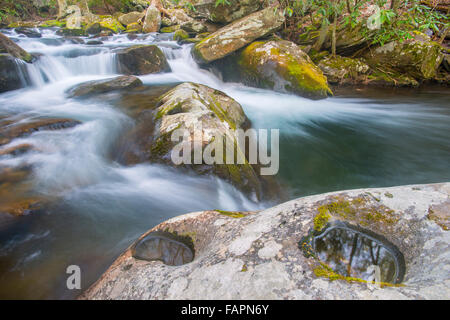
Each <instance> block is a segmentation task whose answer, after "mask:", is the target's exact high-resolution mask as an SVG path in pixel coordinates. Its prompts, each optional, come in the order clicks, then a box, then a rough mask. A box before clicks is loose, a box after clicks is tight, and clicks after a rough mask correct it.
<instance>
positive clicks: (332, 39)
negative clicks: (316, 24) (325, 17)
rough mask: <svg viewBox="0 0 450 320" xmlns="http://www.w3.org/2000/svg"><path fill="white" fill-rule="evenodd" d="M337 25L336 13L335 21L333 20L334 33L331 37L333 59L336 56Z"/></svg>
mask: <svg viewBox="0 0 450 320" xmlns="http://www.w3.org/2000/svg"><path fill="white" fill-rule="evenodd" d="M336 24H337V15H336V13H334V20H333V33H332V36H331V54H332V55H333V57H335V56H336Z"/></svg>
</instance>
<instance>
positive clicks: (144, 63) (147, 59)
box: [117, 45, 171, 75]
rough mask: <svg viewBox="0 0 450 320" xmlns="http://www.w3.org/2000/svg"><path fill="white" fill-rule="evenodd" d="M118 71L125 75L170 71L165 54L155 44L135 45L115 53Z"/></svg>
mask: <svg viewBox="0 0 450 320" xmlns="http://www.w3.org/2000/svg"><path fill="white" fill-rule="evenodd" d="M117 61H118V63H119V72H120V73H122V74H127V75H144V74H149V73H160V72H170V70H171V69H170V66H169V63H168V62H167V59H166V56H165V55H164V53H163V52H162V51H161V49H160V48H158V47H157V46H155V45H136V46H132V47H129V48H126V49H123V50H121V51H119V52H118V53H117Z"/></svg>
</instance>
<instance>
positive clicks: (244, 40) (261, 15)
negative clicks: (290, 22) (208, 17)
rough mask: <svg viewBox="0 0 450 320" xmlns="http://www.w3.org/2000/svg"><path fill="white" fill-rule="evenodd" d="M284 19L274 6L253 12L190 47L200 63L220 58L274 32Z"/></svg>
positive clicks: (280, 11)
mask: <svg viewBox="0 0 450 320" xmlns="http://www.w3.org/2000/svg"><path fill="white" fill-rule="evenodd" d="M284 20H285V18H284V15H283V12H282V10H279V9H278V10H276V8H272V7H269V8H267V9H264V10H261V11H258V12H255V13H253V14H251V15H249V16H247V17H244V18H242V19H240V20H237V21H235V22H233V23H231V24H229V25H227V26H225V27H223V28H222V29H219V30H218V31H216V32H214V33H213V34H211V35H210V36H208V37H206V38H205V39H203V40H202V41H200V42H199V43H198V44H196V45H195V46H194V48H193V49H192V55H193V57H194V59H195V60H196V61H197V62H198V63H200V64H205V63H210V62H212V61H215V60H218V59H222V58H224V57H225V56H227V55H229V54H230V53H233V52H235V51H236V50H238V49H240V48H242V47H244V46H246V45H247V44H249V43H251V42H252V41H254V40H256V39H258V38H261V37H263V36H266V35H268V34H271V33H273V32H275V31H276V30H278V29H279V28H280V27H281V25H282V24H283V22H284Z"/></svg>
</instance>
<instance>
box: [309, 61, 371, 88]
mask: <svg viewBox="0 0 450 320" xmlns="http://www.w3.org/2000/svg"><path fill="white" fill-rule="evenodd" d="M317 66H318V67H319V68H320V70H322V72H323V74H324V75H325V76H326V77H327V79H328V82H330V83H333V84H351V83H359V82H365V81H366V80H367V75H368V74H369V72H370V67H369V65H368V64H367V63H366V62H365V61H364V60H362V59H352V58H348V57H341V56H335V57H333V56H332V55H328V56H326V57H325V58H324V59H322V60H320V62H319V63H318V65H317Z"/></svg>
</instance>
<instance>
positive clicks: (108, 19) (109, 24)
mask: <svg viewBox="0 0 450 320" xmlns="http://www.w3.org/2000/svg"><path fill="white" fill-rule="evenodd" d="M98 23H99V24H100V27H101V28H102V30H103V29H108V30H111V31H112V32H114V33H120V32H122V31H125V30H126V29H125V27H124V26H123V25H122V24H121V23H120V22H119V20H117V19H116V18H114V17H112V16H102V17H101V19H100V21H98Z"/></svg>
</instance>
